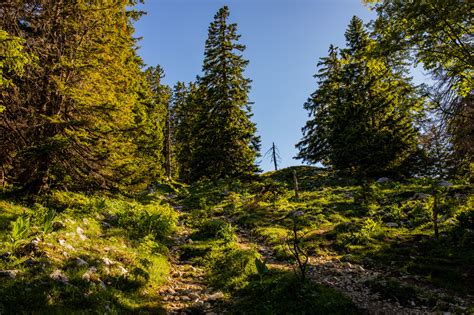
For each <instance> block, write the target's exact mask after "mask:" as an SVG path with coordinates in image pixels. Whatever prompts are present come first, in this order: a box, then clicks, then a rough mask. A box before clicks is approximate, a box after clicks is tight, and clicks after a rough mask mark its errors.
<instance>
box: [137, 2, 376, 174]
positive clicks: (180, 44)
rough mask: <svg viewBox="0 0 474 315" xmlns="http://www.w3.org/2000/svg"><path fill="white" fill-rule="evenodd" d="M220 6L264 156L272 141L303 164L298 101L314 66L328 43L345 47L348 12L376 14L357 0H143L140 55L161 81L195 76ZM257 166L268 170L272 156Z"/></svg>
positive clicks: (311, 86)
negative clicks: (236, 47)
mask: <svg viewBox="0 0 474 315" xmlns="http://www.w3.org/2000/svg"><path fill="white" fill-rule="evenodd" d="M223 5H228V6H229V8H230V21H231V22H236V23H237V24H238V28H237V29H238V32H239V33H240V34H241V35H242V37H241V40H240V42H241V43H243V44H245V45H246V46H247V49H246V51H245V52H244V57H245V58H246V59H248V60H250V63H249V66H248V67H247V70H246V76H247V77H248V78H250V79H251V80H253V82H252V90H251V92H250V100H251V101H253V102H255V104H254V105H253V112H254V117H253V121H254V122H255V123H256V124H257V128H258V133H259V135H260V136H261V138H262V154H263V153H265V152H266V151H267V150H268V149H269V148H270V146H271V144H272V142H273V141H274V142H275V144H276V146H277V147H278V148H279V151H280V155H281V167H286V166H291V165H298V164H301V162H300V161H298V160H294V159H293V157H294V156H295V155H296V153H297V151H296V149H295V144H296V143H297V142H298V141H299V140H300V138H301V136H302V134H301V128H302V127H303V126H304V124H305V122H306V120H307V117H308V116H307V113H306V111H305V110H304V109H303V104H304V102H305V101H306V99H307V98H308V96H309V95H310V94H311V93H312V92H313V91H314V90H315V88H316V82H315V79H314V78H313V75H314V74H315V73H316V71H317V69H316V63H317V62H318V59H319V58H320V57H323V56H326V54H327V50H328V48H329V45H330V44H334V45H336V46H339V47H342V46H344V31H345V29H346V26H347V24H348V23H349V20H350V19H351V17H352V16H353V15H357V16H359V17H360V18H361V19H363V20H364V22H368V21H369V20H370V19H372V18H374V17H375V13H374V12H371V11H370V10H369V9H368V8H367V7H365V6H364V5H363V4H362V2H361V1H360V0H229V1H221V0H148V1H146V3H145V5H141V6H140V7H139V8H140V9H143V10H144V11H146V12H147V15H145V16H143V17H142V18H141V20H140V21H139V22H137V23H136V25H135V27H136V35H137V36H141V37H143V39H142V40H141V42H140V46H141V48H140V50H139V54H140V55H141V57H142V58H143V59H144V61H145V63H146V64H147V65H150V66H155V65H157V64H160V65H161V66H162V67H163V68H164V70H165V73H166V77H165V79H164V83H165V84H168V85H171V86H172V85H174V84H175V83H176V82H177V81H185V82H189V81H193V80H195V78H196V75H198V74H200V73H201V66H202V60H203V54H204V42H205V40H206V38H207V28H208V25H209V23H210V22H211V21H212V19H213V16H214V14H215V13H216V11H217V10H218V9H219V8H220V7H222V6H223ZM260 166H261V168H262V169H263V170H265V171H267V170H271V169H272V164H271V163H270V158H269V157H268V158H265V159H263V161H262V162H261V164H260Z"/></svg>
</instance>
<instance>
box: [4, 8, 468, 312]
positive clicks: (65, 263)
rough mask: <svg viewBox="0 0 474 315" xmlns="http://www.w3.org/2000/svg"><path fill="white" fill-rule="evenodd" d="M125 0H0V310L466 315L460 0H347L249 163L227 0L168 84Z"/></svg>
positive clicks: (240, 50) (247, 108) (240, 60)
mask: <svg viewBox="0 0 474 315" xmlns="http://www.w3.org/2000/svg"><path fill="white" fill-rule="evenodd" d="M141 2H142V1H139V0H124V1H117V0H102V1H86V0H74V1H64V0H22V1H20V0H6V1H2V3H1V4H0V17H1V19H0V25H1V28H0V92H1V99H0V153H1V154H0V184H1V188H0V314H76V313H77V314H82V313H84V314H86V313H87V314H89V313H92V314H96V313H97V314H149V313H150V314H221V313H235V314H451V313H456V314H470V313H472V312H474V286H473V285H472V283H474V194H473V191H474V187H473V182H474V105H473V97H474V81H473V74H474V38H473V25H472V19H473V14H472V5H471V4H470V3H469V1H465V0H443V1H441V0H423V1H421V0H420V1H401V0H393V1H389V0H370V1H369V0H366V1H364V4H365V5H366V7H367V10H369V9H370V10H374V12H375V13H376V18H375V19H374V20H373V21H370V22H369V23H367V24H364V22H363V21H362V20H361V19H360V18H359V17H357V16H354V17H353V18H352V19H351V20H350V21H346V23H347V27H346V31H345V33H344V37H345V45H344V46H343V47H336V46H334V45H331V46H329V47H328V50H327V55H326V56H323V57H319V56H314V58H315V60H317V59H318V57H319V62H318V63H317V67H316V68H315V69H314V72H315V75H314V78H313V79H311V78H308V80H313V81H314V86H315V88H314V92H313V93H312V94H311V95H308V96H307V97H308V98H307V101H306V103H304V104H297V105H298V106H300V107H301V106H303V107H304V109H305V110H306V111H307V113H308V119H307V122H306V124H305V125H304V126H301V127H302V134H301V140H300V141H299V142H298V143H296V144H295V146H296V149H297V151H298V154H297V156H296V157H295V158H296V159H299V160H301V161H303V162H304V163H307V164H308V165H307V166H292V167H288V168H283V169H278V164H279V156H278V152H277V149H276V147H275V145H273V147H272V148H271V149H270V150H269V151H268V152H267V153H269V155H270V156H271V160H272V162H273V163H274V168H275V171H271V172H265V173H262V171H261V169H260V166H259V163H258V162H257V160H258V159H259V158H260V157H262V154H261V150H262V148H261V139H260V137H259V136H258V135H257V126H256V124H255V123H254V122H253V121H252V116H253V113H252V106H253V105H254V104H253V103H252V101H251V99H250V97H249V92H250V89H251V83H252V81H251V78H248V77H247V76H246V72H245V70H246V67H247V65H248V64H249V60H247V59H246V58H245V49H246V46H245V45H244V44H243V43H242V42H241V39H240V37H241V36H240V34H239V32H238V28H237V24H236V23H233V22H232V19H231V16H230V10H229V8H228V7H227V6H224V7H222V8H220V9H218V11H217V12H216V13H215V16H214V19H213V20H212V21H211V22H210V24H209V27H208V36H207V40H206V41H205V43H203V47H204V58H203V61H202V72H201V73H199V74H196V75H197V77H196V80H195V81H193V82H178V83H176V84H175V85H174V86H167V85H166V84H164V83H163V78H164V76H165V70H166V69H163V67H162V66H160V65H154V66H148V65H146V64H145V62H144V60H142V59H141V57H140V56H139V54H138V48H139V40H138V39H137V38H136V37H135V29H134V23H135V22H136V21H138V20H139V19H140V17H141V16H142V15H143V14H144V13H145V12H142V11H140V10H138V9H136V8H137V5H139V4H140V3H141ZM414 67H417V68H420V69H423V70H424V71H425V72H426V73H428V74H429V76H430V80H429V81H428V82H426V83H423V84H415V83H414V82H413V79H412V77H411V75H412V71H413V69H414ZM269 75H271V74H269ZM255 106H258V104H256V105H255Z"/></svg>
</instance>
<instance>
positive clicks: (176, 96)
mask: <svg viewBox="0 0 474 315" xmlns="http://www.w3.org/2000/svg"><path fill="white" fill-rule="evenodd" d="M172 95H173V96H172V99H171V104H172V111H173V125H174V130H173V137H174V139H175V145H174V150H175V156H176V169H177V173H178V178H179V179H181V180H183V181H189V179H190V177H191V159H192V156H193V154H194V141H195V139H196V137H195V133H194V132H195V127H194V126H195V125H196V120H197V115H198V108H199V107H200V105H199V104H200V100H202V97H201V94H200V89H199V87H198V86H197V85H196V84H194V83H189V85H188V86H186V84H185V83H183V82H178V83H177V84H176V85H175V86H174V88H173V94H172Z"/></svg>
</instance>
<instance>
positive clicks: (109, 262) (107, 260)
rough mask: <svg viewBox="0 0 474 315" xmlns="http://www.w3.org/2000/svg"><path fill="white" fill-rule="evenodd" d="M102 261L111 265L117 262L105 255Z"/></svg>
mask: <svg viewBox="0 0 474 315" xmlns="http://www.w3.org/2000/svg"><path fill="white" fill-rule="evenodd" d="M102 261H103V262H104V264H105V265H106V266H110V265H113V264H114V263H115V262H114V261H113V260H110V259H109V258H107V257H103V258H102Z"/></svg>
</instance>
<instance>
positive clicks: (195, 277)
mask: <svg viewBox="0 0 474 315" xmlns="http://www.w3.org/2000/svg"><path fill="white" fill-rule="evenodd" d="M174 207H175V209H176V210H177V211H178V213H179V212H180V211H181V207H180V206H174ZM190 234H191V230H190V229H188V228H186V227H185V226H183V225H180V230H179V232H178V233H177V234H176V235H175V237H174V245H173V247H172V248H171V251H170V252H171V269H172V270H171V276H170V278H169V279H168V280H169V281H168V284H167V285H166V286H164V287H162V289H161V290H160V295H161V296H162V299H163V302H164V306H165V308H166V310H167V313H168V314H190V313H193V314H208V315H212V314H221V313H223V311H222V309H220V307H219V301H220V300H221V299H222V298H223V297H224V296H223V294H222V293H221V292H219V291H217V292H216V291H214V290H213V288H210V287H208V286H207V285H206V282H205V274H204V270H203V269H202V268H200V267H198V266H194V265H193V264H192V262H189V261H181V260H180V259H179V254H180V248H181V246H182V245H183V244H186V243H187V242H189V241H190V238H189V235H190ZM237 236H238V242H239V244H240V246H241V247H245V248H250V247H253V248H256V249H257V251H258V252H259V253H260V254H261V255H262V257H263V258H264V260H265V261H266V262H267V264H268V266H269V267H270V268H279V269H291V265H290V264H289V263H287V262H283V261H279V260H277V259H276V258H275V256H274V253H273V250H272V248H271V247H270V246H267V245H266V244H265V243H263V242H260V241H258V240H256V239H254V238H253V237H252V234H251V233H250V232H249V231H246V230H243V229H239V230H237ZM308 273H309V277H310V278H311V279H312V280H313V281H316V282H318V283H321V284H324V285H326V286H329V287H332V288H334V289H336V290H338V291H340V292H341V293H343V294H344V295H346V296H348V297H349V298H350V299H351V300H352V301H353V302H354V303H355V304H356V305H357V306H358V307H359V308H360V309H362V310H364V312H365V313H367V314H443V315H449V314H463V313H466V312H465V310H467V306H469V305H472V301H471V300H470V301H466V300H464V299H461V298H458V297H452V296H451V297H449V295H448V294H447V293H446V292H444V291H443V290H441V289H437V288H432V287H427V286H423V285H422V284H421V283H416V285H417V287H419V288H421V289H422V290H421V291H420V292H421V293H422V296H414V297H413V300H410V301H408V303H407V302H406V301H405V303H403V305H402V304H401V303H400V302H399V301H397V300H396V298H395V299H386V298H383V297H382V296H381V295H380V294H379V293H378V292H373V291H371V289H370V287H369V285H368V283H367V281H370V280H374V279H384V278H387V277H389V275H390V274H389V273H388V272H387V271H384V270H376V269H369V268H366V267H364V266H362V265H358V264H353V263H349V262H344V261H341V260H340V259H339V258H338V257H335V256H319V257H311V258H310V260H309V272H308ZM397 280H398V281H400V282H402V283H404V282H405V283H407V284H408V283H411V284H413V281H404V280H405V279H403V277H400V278H397ZM410 280H413V279H410ZM427 296H431V297H438V298H439V299H438V300H436V298H435V300H434V301H433V298H431V300H430V301H428V299H427V298H426V297H427ZM447 301H449V302H447Z"/></svg>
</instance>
